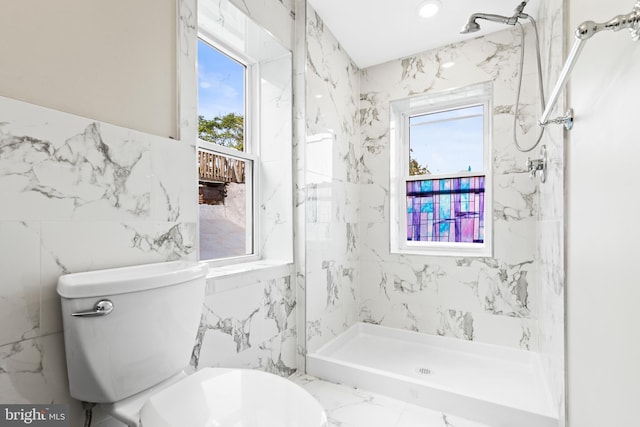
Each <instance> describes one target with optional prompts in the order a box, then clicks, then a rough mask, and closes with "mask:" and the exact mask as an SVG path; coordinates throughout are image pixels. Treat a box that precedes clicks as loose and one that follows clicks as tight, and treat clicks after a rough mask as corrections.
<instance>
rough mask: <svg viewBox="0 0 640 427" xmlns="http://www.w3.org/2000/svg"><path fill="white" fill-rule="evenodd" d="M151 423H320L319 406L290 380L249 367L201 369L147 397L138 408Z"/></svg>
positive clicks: (287, 426)
mask: <svg viewBox="0 0 640 427" xmlns="http://www.w3.org/2000/svg"><path fill="white" fill-rule="evenodd" d="M140 421H141V424H142V426H152V427H184V426H189V427H323V426H326V425H327V418H326V414H325V412H324V410H323V409H322V407H321V406H320V404H319V403H318V401H317V400H315V399H314V398H313V396H311V395H310V394H309V393H308V392H307V391H306V390H304V389H303V388H302V387H300V386H298V385H297V384H294V383H293V382H291V381H289V380H287V379H285V378H281V377H278V376H276V375H273V374H269V373H266V372H261V371H255V370H250V369H223V368H204V369H202V370H200V371H198V372H196V373H194V374H193V375H190V376H188V377H187V378H185V379H184V380H182V381H180V382H178V383H176V384H174V385H172V386H170V387H168V388H166V389H164V390H162V391H161V392H159V393H157V394H155V395H154V396H152V397H151V398H150V399H149V400H148V401H147V402H146V403H145V404H144V406H143V407H142V410H141V412H140Z"/></svg>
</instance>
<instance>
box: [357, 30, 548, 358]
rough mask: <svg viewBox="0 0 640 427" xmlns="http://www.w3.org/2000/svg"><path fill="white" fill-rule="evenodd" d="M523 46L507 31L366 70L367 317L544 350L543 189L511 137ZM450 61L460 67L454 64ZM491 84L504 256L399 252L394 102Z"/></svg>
mask: <svg viewBox="0 0 640 427" xmlns="http://www.w3.org/2000/svg"><path fill="white" fill-rule="evenodd" d="M530 31H531V30H530V28H529V27H527V32H530ZM529 35H530V34H529ZM530 38H531V37H528V38H527V43H528V45H527V61H526V63H525V70H524V83H523V97H522V100H521V110H520V117H521V119H522V121H521V122H520V125H519V127H518V136H519V138H520V139H521V141H523V142H525V143H528V141H530V140H531V139H532V138H535V133H536V131H537V127H536V126H535V123H536V122H535V120H536V119H537V118H536V117H535V114H536V112H535V111H536V104H535V103H534V101H535V91H534V89H535V86H531V85H532V84H535V81H536V80H535V68H533V64H534V62H533V61H531V59H533V58H534V57H533V56H532V52H534V50H533V44H532V42H531V41H530ZM520 44H521V43H520V34H519V32H518V31H517V29H507V30H504V31H500V32H498V33H494V34H490V35H487V36H485V37H480V38H475V39H470V40H467V41H463V42H461V43H457V44H454V45H450V46H445V47H442V48H438V49H435V50H432V51H428V52H424V53H420V54H416V55H414V56H411V57H407V58H404V59H400V60H397V61H392V62H388V63H385V64H381V65H378V66H374V67H370V68H367V69H365V70H363V71H362V72H361V95H360V131H361V141H360V142H361V148H360V149H361V157H360V158H359V165H358V173H359V179H360V209H359V214H360V215H359V225H360V230H359V236H360V240H359V245H360V247H359V250H360V268H359V270H360V271H361V275H360V304H359V307H360V308H359V319H360V320H361V321H365V322H372V323H376V324H381V325H385V326H391V327H398V328H406V329H410V330H415V331H420V332H425V333H430V334H438V335H445V336H451V337H456V338H460V339H466V340H477V341H482V342H488V343H495V344H500V345H506V346H512V347H516V348H523V349H529V350H533V349H536V348H537V332H538V329H537V326H536V323H537V322H536V321H537V312H538V304H539V293H538V291H537V286H538V285H537V284H538V268H539V262H538V260H537V259H536V244H535V240H536V237H537V235H536V224H537V222H536V221H537V215H538V197H537V184H536V182H535V181H532V180H530V179H529V176H528V174H527V173H526V170H525V161H526V158H527V155H526V154H522V153H519V152H518V151H517V150H516V149H515V148H514V144H513V141H512V136H511V132H512V117H513V111H514V109H515V98H516V89H517V79H516V77H517V75H518V64H519V55H520ZM445 62H454V63H455V65H454V66H452V67H451V68H444V67H442V64H444V63H445ZM487 81H490V82H493V107H494V111H493V142H492V143H493V148H492V149H493V153H492V156H493V173H494V201H493V221H494V256H493V257H492V258H454V257H429V256H413V255H398V254H390V253H389V220H388V215H389V163H390V159H389V101H391V100H395V99H402V98H406V97H409V96H412V95H417V94H423V93H429V92H437V91H442V90H447V89H452V88H459V87H464V86H466V85H471V84H475V83H480V82H487Z"/></svg>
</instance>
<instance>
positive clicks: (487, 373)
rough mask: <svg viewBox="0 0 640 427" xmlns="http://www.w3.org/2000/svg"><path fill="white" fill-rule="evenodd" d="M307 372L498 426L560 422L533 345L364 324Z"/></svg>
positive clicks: (321, 353) (314, 358) (554, 426)
mask: <svg viewBox="0 0 640 427" xmlns="http://www.w3.org/2000/svg"><path fill="white" fill-rule="evenodd" d="M307 373H308V374H309V375H313V376H316V377H318V378H321V379H325V380H328V381H332V382H336V383H341V384H348V385H351V386H354V387H358V388H362V389H365V390H369V391H373V392H377V393H380V394H383V395H387V396H390V397H394V398H397V399H401V400H403V401H406V402H410V403H414V404H417V405H420V406H424V407H427V408H431V409H434V410H438V411H442V412H445V413H449V414H453V415H458V416H461V417H464V418H467V419H470V420H474V421H478V422H481V423H485V424H488V425H490V426H492V427H514V426H517V427H558V419H557V417H556V414H555V411H554V409H553V405H552V403H551V401H550V398H549V392H548V390H547V386H546V384H545V382H544V375H543V372H542V366H541V364H540V361H539V359H538V357H537V355H536V354H535V353H533V352H528V351H523V350H517V349H511V348H507V347H500V346H495V345H491V344H483V343H477V342H472V341H464V340H459V339H454V338H448V337H440V336H433V335H427V334H422V333H418V332H412V331H406V330H400V329H392V328H387V327H384V326H378V325H371V324H368V323H358V324H355V325H353V326H352V327H351V328H350V329H349V330H347V331H346V332H344V333H343V334H341V335H339V336H338V337H336V338H334V339H333V340H332V341H330V342H329V343H327V344H326V345H324V346H323V347H321V348H320V349H319V350H318V351H317V352H315V353H311V354H309V355H308V356H307Z"/></svg>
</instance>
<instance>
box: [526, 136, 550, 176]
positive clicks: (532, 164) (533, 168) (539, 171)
mask: <svg viewBox="0 0 640 427" xmlns="http://www.w3.org/2000/svg"><path fill="white" fill-rule="evenodd" d="M547 158H548V156H547V146H546V145H543V146H542V147H540V157H539V158H537V159H529V158H527V172H529V178H531V179H534V178H535V176H536V175H538V177H539V178H540V182H541V183H543V184H544V182H545V181H546V180H547Z"/></svg>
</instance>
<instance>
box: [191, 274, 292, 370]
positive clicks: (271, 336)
mask: <svg viewBox="0 0 640 427" xmlns="http://www.w3.org/2000/svg"><path fill="white" fill-rule="evenodd" d="M296 316H297V315H296V301H295V293H294V290H293V288H292V286H291V279H290V277H289V276H287V277H283V278H278V279H274V280H268V281H265V282H257V283H256V284H254V285H252V286H247V287H243V288H239V289H234V290H230V291H227V292H220V293H216V294H213V295H209V296H207V297H206V300H205V305H204V312H203V316H202V320H201V324H200V328H199V331H198V339H197V342H196V346H195V349H194V352H193V357H192V363H193V364H194V365H195V367H197V368H202V367H205V366H225V367H248V368H257V369H263V370H268V371H269V372H277V373H278V374H280V375H290V374H291V373H292V372H293V371H295V367H296V346H297V342H296V323H295V322H296Z"/></svg>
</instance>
